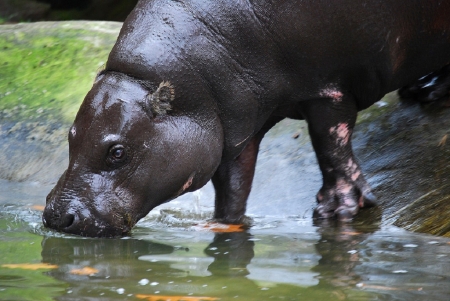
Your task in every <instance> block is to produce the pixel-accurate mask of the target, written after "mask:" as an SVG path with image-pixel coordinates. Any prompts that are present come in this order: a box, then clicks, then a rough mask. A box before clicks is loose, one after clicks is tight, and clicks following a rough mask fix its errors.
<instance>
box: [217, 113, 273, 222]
mask: <svg viewBox="0 0 450 301" xmlns="http://www.w3.org/2000/svg"><path fill="white" fill-rule="evenodd" d="M281 119H282V118H280V117H272V118H270V119H269V120H268V121H267V122H266V124H265V125H264V126H263V128H262V129H261V130H260V131H259V132H258V133H257V134H256V135H255V136H254V137H253V138H251V139H250V141H249V142H248V143H247V145H246V146H245V148H244V149H243V150H242V152H241V153H240V155H239V156H238V157H236V158H235V159H232V160H228V161H224V162H222V163H221V164H220V165H219V167H218V168H217V171H216V172H215V174H214V176H213V177H212V183H213V185H214V189H215V192H216V198H215V212H214V219H215V220H217V221H219V222H223V223H230V224H236V223H242V221H243V217H244V214H245V209H246V206H247V198H248V195H249V194H250V190H251V187H252V182H253V176H254V174H255V165H256V159H257V156H258V150H259V144H260V143H261V140H262V138H263V137H264V135H265V134H266V133H267V131H269V130H270V128H271V127H272V126H274V125H275V124H276V123H277V122H278V121H280V120H281Z"/></svg>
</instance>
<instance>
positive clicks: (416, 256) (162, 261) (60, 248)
mask: <svg viewBox="0 0 450 301" xmlns="http://www.w3.org/2000/svg"><path fill="white" fill-rule="evenodd" d="M46 189H48V187H39V186H37V185H36V184H33V183H8V182H1V183H0V191H1V192H2V193H0V195H3V197H2V198H3V199H1V203H0V204H1V205H0V206H1V209H0V240H1V244H0V254H1V257H0V300H116V299H117V300H188V301H189V300H448V296H449V295H450V285H449V283H450V239H448V238H442V237H437V236H431V235H425V234H417V233H411V232H407V231H405V230H402V229H399V228H396V227H393V226H380V225H382V223H380V222H379V221H370V222H364V221H365V220H368V219H367V218H366V217H365V215H367V214H370V212H369V211H366V212H363V214H362V215H361V216H360V217H359V218H357V219H356V220H355V221H354V222H352V223H350V224H335V223H333V222H325V223H322V224H312V221H311V218H310V217H309V216H290V217H284V218H281V217H277V216H271V217H270V216H255V215H254V216H253V223H254V225H253V227H251V228H250V229H248V230H246V231H242V232H232V233H215V232H213V231H207V230H206V229H205V227H204V226H202V224H204V223H205V222H206V220H207V218H208V216H209V214H210V212H206V211H205V209H204V208H197V209H195V210H196V211H195V212H194V211H186V210H184V209H174V208H172V209H167V208H163V209H162V213H160V210H156V211H155V212H154V213H153V214H151V215H149V216H148V217H147V218H146V219H144V220H143V221H141V222H140V223H139V224H138V225H137V227H136V228H135V229H134V230H133V232H132V234H131V236H130V237H125V238H122V239H91V238H81V237H76V236H70V235H65V234H60V233H56V232H53V231H50V230H48V229H45V228H43V226H42V223H41V212H40V211H39V210H40V208H39V207H36V206H35V205H36V204H38V205H42V200H43V195H45V193H46ZM6 191H8V192H9V193H8V194H7V193H6ZM198 196H199V195H197V197H198ZM172 207H174V206H172ZM43 264H45V265H43ZM33 268H38V269H35V270H33Z"/></svg>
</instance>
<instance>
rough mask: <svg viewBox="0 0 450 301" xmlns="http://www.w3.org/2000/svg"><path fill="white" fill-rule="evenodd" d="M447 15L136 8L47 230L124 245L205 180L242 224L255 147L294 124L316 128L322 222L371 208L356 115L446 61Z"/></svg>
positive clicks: (219, 6)
mask: <svg viewBox="0 0 450 301" xmlns="http://www.w3.org/2000/svg"><path fill="white" fill-rule="evenodd" d="M449 16H450V1H438V0H436V1H433V0H414V1H409V2H408V3H407V4H405V1H403V0H384V1H355V0H337V1H317V0H290V1H283V0H277V1H270V0H256V1H228V0H227V1H226V0H214V1H205V0H179V1H169V0H141V1H140V2H139V3H138V4H137V6H136V7H135V9H134V10H133V11H132V12H131V14H130V15H129V16H128V18H127V20H126V21H125V23H124V24H123V28H122V30H121V32H120V35H119V37H118V40H117V42H116V44H115V46H114V48H113V49H112V51H111V53H110V55H109V58H108V61H107V63H106V67H105V69H104V70H103V71H101V72H100V73H99V74H98V76H97V78H96V80H95V83H94V85H93V87H92V89H91V90H90V91H89V93H88V94H87V96H86V98H85V99H84V102H83V104H82V105H81V108H80V110H79V112H78V114H77V116H76V119H75V122H74V124H73V126H72V127H71V129H70V131H69V146H70V161H69V167H68V169H67V170H66V172H65V173H64V174H63V175H62V176H61V178H60V180H59V182H58V183H57V185H56V186H55V187H54V189H53V190H52V191H51V192H50V194H49V195H48V197H47V205H46V208H45V211H44V215H43V222H44V224H45V225H46V226H47V227H50V228H53V229H56V230H58V231H63V232H67V233H74V234H80V235H85V236H108V237H114V236H121V235H123V234H125V233H127V232H129V231H130V229H131V228H132V227H133V225H134V224H135V223H136V222H137V221H138V220H139V219H140V218H142V217H144V216H145V215H146V214H147V213H148V212H149V211H150V210H151V209H153V208H154V207H156V206H158V205H160V204H162V203H164V202H167V201H169V200H172V199H174V198H176V197H177V196H179V195H181V194H183V193H185V192H188V191H194V190H196V189H199V188H200V187H202V186H203V185H205V184H206V183H207V182H208V181H209V180H212V183H213V185H214V188H215V191H216V199H215V213H214V218H215V219H217V220H219V221H222V222H226V223H239V222H240V221H241V220H242V217H243V216H244V213H245V208H246V201H247V197H248V195H249V192H250V188H251V184H252V180H253V175H254V169H255V162H256V157H257V153H258V146H259V143H260V141H261V139H262V138H263V136H264V134H265V133H266V132H267V131H268V130H269V129H270V128H271V127H272V126H273V125H274V124H276V123H277V122H278V121H280V120H282V119H283V118H286V117H288V118H295V119H306V121H307V122H308V126H309V132H310V135H311V139H312V143H313V146H314V149H315V152H316V154H317V159H318V162H319V165H320V169H321V171H322V174H323V186H322V188H321V189H320V191H319V192H318V194H317V201H318V206H317V208H316V210H315V213H314V215H315V217H317V218H330V217H337V218H339V219H341V220H348V219H351V218H352V216H354V215H355V214H357V212H358V210H359V208H361V207H364V206H369V205H373V204H374V203H375V197H374V195H373V194H372V193H371V190H370V187H369V185H368V184H367V182H366V180H365V179H364V177H363V174H362V172H361V169H360V167H359V165H358V162H357V160H356V159H355V158H354V156H353V153H352V147H351V136H352V131H353V127H354V125H355V120H356V115H357V112H358V111H359V110H362V109H365V108H367V107H369V106H370V105H372V104H373V103H375V102H376V101H378V100H379V99H380V98H382V97H383V96H384V95H385V94H386V93H387V92H390V91H393V90H395V89H397V88H399V87H402V86H404V85H407V84H409V83H411V82H413V81H414V80H415V79H417V78H419V77H421V76H423V75H425V74H427V73H430V72H432V71H434V70H438V69H440V68H441V67H442V66H444V65H446V64H448V63H449V61H450V18H449ZM299 185H301V183H299Z"/></svg>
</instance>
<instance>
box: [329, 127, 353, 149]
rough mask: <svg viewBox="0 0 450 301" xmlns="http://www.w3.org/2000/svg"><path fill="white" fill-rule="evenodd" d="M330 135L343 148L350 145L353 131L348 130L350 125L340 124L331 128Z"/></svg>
mask: <svg viewBox="0 0 450 301" xmlns="http://www.w3.org/2000/svg"><path fill="white" fill-rule="evenodd" d="M330 134H331V135H333V136H334V137H335V138H336V144H337V145H338V146H341V147H342V146H346V145H347V144H348V142H349V140H350V135H351V131H350V130H349V128H348V123H339V124H338V125H336V126H333V127H331V128H330Z"/></svg>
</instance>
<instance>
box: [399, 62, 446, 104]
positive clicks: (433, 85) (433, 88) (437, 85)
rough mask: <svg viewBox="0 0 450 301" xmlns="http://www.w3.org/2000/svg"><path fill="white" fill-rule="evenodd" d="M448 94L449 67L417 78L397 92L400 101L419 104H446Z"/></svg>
mask: <svg viewBox="0 0 450 301" xmlns="http://www.w3.org/2000/svg"><path fill="white" fill-rule="evenodd" d="M449 94H450V65H446V66H444V67H442V68H441V69H440V70H438V71H435V72H432V73H430V74H427V75H425V76H423V77H421V78H419V79H418V80H417V81H415V82H414V83H412V84H410V85H407V86H404V87H402V88H400V89H399V90H398V95H399V96H400V98H402V99H410V100H414V101H418V102H421V103H430V102H435V101H443V102H448V100H449Z"/></svg>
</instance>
